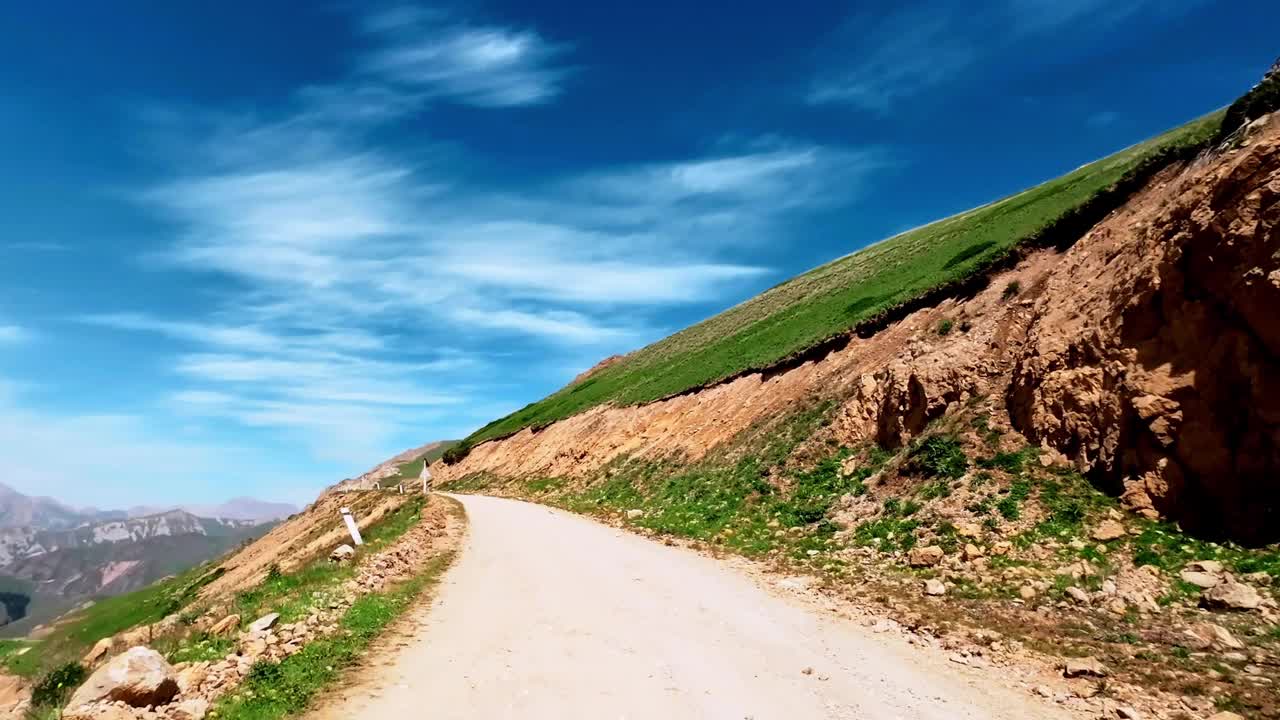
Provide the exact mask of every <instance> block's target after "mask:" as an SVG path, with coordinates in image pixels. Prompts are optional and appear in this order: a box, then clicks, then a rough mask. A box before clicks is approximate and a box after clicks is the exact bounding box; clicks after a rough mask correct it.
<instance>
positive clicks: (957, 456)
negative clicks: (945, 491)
mask: <svg viewBox="0 0 1280 720" xmlns="http://www.w3.org/2000/svg"><path fill="white" fill-rule="evenodd" d="M968 469H969V458H968V457H967V456H966V455H965V454H964V449H963V448H962V447H960V442H959V441H958V440H956V439H955V438H954V437H951V436H948V435H930V436H928V437H926V438H925V439H924V440H923V441H921V442H920V443H919V444H918V445H916V446H915V447H914V448H912V450H911V452H910V453H909V454H908V455H907V462H906V465H905V466H904V467H903V470H905V471H906V472H909V473H914V474H918V475H923V476H924V477H931V478H942V479H952V478H958V477H960V476H962V475H964V473H965V471H966V470H968Z"/></svg>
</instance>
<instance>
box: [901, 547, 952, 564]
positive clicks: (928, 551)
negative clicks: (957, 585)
mask: <svg viewBox="0 0 1280 720" xmlns="http://www.w3.org/2000/svg"><path fill="white" fill-rule="evenodd" d="M945 555H946V553H945V552H943V550H942V548H940V547H938V546H937V545H927V546H925V547H914V548H911V552H909V553H907V563H908V564H910V565H911V567H933V566H934V565H937V564H938V563H940V562H942V558H943V556H945Z"/></svg>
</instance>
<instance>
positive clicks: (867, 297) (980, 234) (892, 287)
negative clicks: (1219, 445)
mask: <svg viewBox="0 0 1280 720" xmlns="http://www.w3.org/2000/svg"><path fill="white" fill-rule="evenodd" d="M1220 122H1221V113H1215V114H1213V115H1210V116H1206V117H1204V118H1200V119H1198V120H1195V121H1192V122H1190V123H1188V124H1186V125H1184V126H1182V127H1180V128H1177V129H1175V130H1171V131H1169V132H1168V133H1165V134H1164V135H1161V136H1159V137H1157V138H1154V139H1152V140H1149V141H1147V142H1145V143H1142V144H1139V145H1136V146H1134V147H1131V148H1127V149H1125V150H1122V151H1121V152H1119V153H1116V154H1114V155H1112V156H1110V157H1107V158H1104V159H1102V160H1099V161H1097V162H1094V163H1090V164H1089V165H1085V166H1084V167H1081V168H1080V169H1078V170H1076V171H1074V172H1071V173H1068V174H1067V175H1064V176H1062V177H1060V178H1058V179H1056V180H1052V181H1049V182H1047V183H1044V184H1042V185H1039V186H1037V187H1034V188H1031V189H1029V190H1026V191H1024V192H1022V193H1018V194H1016V195H1013V196H1011V197H1009V198H1005V199H1003V200H1000V201H997V202H994V203H991V204H989V205H985V206H983V207H980V208H977V209H974V210H971V211H969V212H966V213H962V214H960V215H956V216H953V217H950V218H947V219H944V220H940V221H938V222H935V223H932V224H930V225H926V226H924V227H921V228H917V229H915V230H911V231H908V232H906V233H902V234H900V235H897V236H894V237H892V238H889V239H887V240H885V241H883V242H880V243H878V244H876V245H873V246H871V247H868V248H865V249H863V250H860V251H858V252H856V253H854V254H852V255H849V256H846V257H843V258H840V259H838V260H835V261H834V262H831V263H829V264H827V265H824V266H822V267H819V268H816V269H814V270H812V271H810V272H808V273H805V274H803V275H800V276H798V277H796V278H793V279H791V280H789V281H787V282H785V283H782V284H781V285H779V286H777V287H775V288H773V289H771V290H768V291H767V292H765V293H763V294H761V295H759V296H757V297H755V298H752V299H750V300H748V301H746V302H744V303H742V304H740V305H738V306H736V307H734V308H731V309H729V310H727V311H725V312H723V313H721V314H719V315H716V316H715V317H712V318H710V319H708V320H706V321H704V322H701V323H699V324H697V325H694V326H692V327H690V328H687V329H685V330H683V331H681V332H678V333H676V334H674V335H672V336H670V337H668V338H666V339H664V340H661V341H659V342H657V343H654V344H653V345H650V346H648V347H646V348H643V349H642V350H639V351H637V352H635V353H632V354H630V355H628V356H625V357H624V358H622V359H620V360H618V361H617V362H614V363H611V364H609V365H608V366H606V367H603V368H601V369H599V370H598V371H596V372H594V373H592V374H591V375H590V376H589V377H588V378H586V379H584V380H583V381H582V382H578V383H576V384H573V385H570V386H568V387H566V388H564V389H562V390H560V391H558V392H556V393H554V394H552V395H551V396H549V397H547V398H545V399H543V400H541V401H538V402H536V403H533V404H531V405H529V406H527V407H525V408H523V409H521V410H519V411H517V412H515V413H513V414H512V415H509V416H507V417H505V418H502V419H499V420H496V421H494V422H493V423H490V424H489V425H486V426H485V427H483V428H481V429H480V430H478V431H477V432H475V433H473V434H472V435H471V436H470V437H468V438H466V439H465V440H464V441H463V444H462V445H461V446H460V447H459V448H458V449H456V450H454V451H452V452H450V453H448V454H446V456H445V459H446V461H448V460H452V459H457V458H458V457H461V456H462V455H464V454H465V452H466V450H467V449H469V448H470V447H472V446H474V445H475V444H477V443H479V442H483V441H485V440H489V439H493V438H497V437H503V436H506V435H510V434H511V433H513V432H516V431H518V430H520V429H521V428H524V427H529V426H534V427H538V426H541V425H545V424H547V423H548V422H552V421H555V420H559V419H563V418H565V417H569V416H570V415H573V414H575V413H578V412H581V411H583V410H586V409H588V408H590V407H593V406H595V405H599V404H602V403H614V404H619V405H632V404H639V403H645V402H651V401H653V400H657V399H660V398H663V397H669V396H671V395H674V394H677V393H681V392H685V391H688V390H691V389H694V388H698V387H702V386H705V385H708V384H710V383H715V382H717V381H721V380H724V379H726V378H731V377H734V376H735V375H738V374H741V373H743V372H746V371H750V370H754V369H762V368H766V367H769V366H770V365H771V364H774V363H777V362H779V361H781V360H784V359H785V358H788V357H791V356H794V355H797V354H799V353H801V352H803V351H805V350H806V349H807V348H810V347H813V346H815V345H817V344H819V343H821V342H822V341H824V340H826V339H828V338H831V337H833V336H838V335H841V334H844V333H846V332H847V331H848V330H849V329H851V328H854V327H857V326H859V325H860V324H866V323H872V324H874V323H876V322H877V320H878V319H879V318H882V317H884V316H885V315H887V314H890V313H891V312H893V310H894V309H895V308H898V307H901V306H903V305H904V304H907V303H910V302H911V301H913V300H916V299H918V298H922V297H924V296H927V295H929V294H930V292H931V291H935V290H937V289H938V288H946V287H947V286H948V285H951V284H954V283H958V282H962V281H963V280H964V279H965V278H967V277H969V276H972V275H974V274H978V273H981V272H982V271H983V270H984V269H985V268H987V267H989V266H991V265H992V264H995V263H997V262H999V261H1000V260H1001V259H1002V258H1003V257H1004V256H1006V255H1007V254H1008V253H1009V252H1010V250H1011V248H1013V247H1014V246H1015V245H1017V244H1018V243H1020V242H1023V241H1027V240H1032V239H1037V237H1036V236H1037V235H1038V234H1043V233H1045V232H1046V231H1047V230H1049V229H1052V227H1053V226H1054V223H1055V221H1060V220H1063V219H1065V220H1067V221H1069V223H1070V224H1071V225H1072V226H1073V228H1074V229H1076V230H1083V229H1085V228H1087V227H1088V225H1091V224H1092V222H1096V220H1097V219H1100V217H1101V215H1104V214H1105V213H1106V212H1107V211H1109V210H1110V209H1112V208H1113V207H1115V205H1116V204H1118V202H1119V201H1122V200H1123V196H1120V197H1109V196H1108V194H1107V192H1106V191H1107V190H1108V188H1111V187H1112V186H1113V185H1114V184H1115V183H1117V182H1119V181H1121V180H1122V179H1124V178H1125V176H1126V174H1127V173H1131V172H1134V171H1135V170H1137V169H1139V168H1142V167H1144V163H1146V164H1147V165H1146V166H1147V167H1150V168H1155V167H1158V166H1159V165H1160V164H1162V163H1160V162H1158V161H1156V160H1157V159H1158V158H1163V157H1167V156H1170V155H1173V154H1177V152H1178V151H1179V149H1181V148H1186V147H1189V146H1196V145H1198V144H1199V143H1202V142H1204V141H1205V140H1207V139H1208V138H1210V137H1212V136H1213V135H1214V134H1215V133H1217V132H1218V130H1219V126H1220ZM1131 185H1136V183H1131ZM1132 189H1134V188H1133V187H1129V188H1126V190H1127V191H1131V190H1132ZM1100 195H1101V196H1102V199H1104V200H1109V201H1110V202H1109V204H1108V206H1104V207H1091V206H1090V202H1091V201H1096V200H1097V199H1098V198H1099V196H1100ZM1082 209H1083V210H1087V211H1088V212H1089V215H1088V216H1087V217H1079V216H1077V213H1080V212H1081V211H1082ZM1081 225H1083V227H1080V226H1081ZM1038 239H1039V240H1041V241H1042V242H1043V241H1048V242H1053V241H1054V240H1055V239H1056V238H1053V237H1048V238H1038Z"/></svg>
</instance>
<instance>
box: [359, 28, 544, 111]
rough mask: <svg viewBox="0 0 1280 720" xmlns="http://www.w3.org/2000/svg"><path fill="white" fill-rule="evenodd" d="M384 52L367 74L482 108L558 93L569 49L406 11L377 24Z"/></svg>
mask: <svg viewBox="0 0 1280 720" xmlns="http://www.w3.org/2000/svg"><path fill="white" fill-rule="evenodd" d="M366 29H367V30H368V32H369V33H370V34H371V35H372V36H374V37H375V39H377V40H378V41H379V42H380V43H381V44H382V47H381V48H379V49H378V50H376V51H375V52H372V53H370V54H369V56H368V57H366V58H365V60H364V61H363V63H362V67H363V69H364V70H365V72H367V73H369V74H370V75H372V76H374V77H376V78H379V79H381V80H383V81H386V82H390V83H392V84H394V85H397V86H400V87H402V88H405V89H406V90H407V91H408V92H411V93H417V94H418V95H419V96H420V97H425V98H431V97H444V98H448V99H452V100H455V101H457V102H460V103H464V104H469V105H476V106H481V107H509V106H518V105H535V104H539V103H544V102H547V101H549V100H550V99H552V98H553V97H555V96H556V95H558V94H559V93H560V89H561V85H562V83H563V82H564V79H565V77H566V75H567V74H568V71H567V70H566V69H565V68H564V67H562V66H561V65H560V64H559V60H560V58H561V56H563V55H564V54H565V53H566V52H567V48H566V47H564V46H561V45H556V44H553V43H550V42H548V41H547V40H545V39H543V38H542V36H540V35H539V34H538V33H536V32H534V31H531V30H517V29H513V28H507V27H498V26H472V25H466V24H462V23H453V22H451V21H450V20H449V19H447V18H445V17H443V16H442V15H440V14H439V13H423V12H416V13H415V12H406V11H403V10H400V11H396V12H394V13H390V14H383V15H380V16H375V17H373V18H371V19H370V20H369V21H368V22H367V23H366Z"/></svg>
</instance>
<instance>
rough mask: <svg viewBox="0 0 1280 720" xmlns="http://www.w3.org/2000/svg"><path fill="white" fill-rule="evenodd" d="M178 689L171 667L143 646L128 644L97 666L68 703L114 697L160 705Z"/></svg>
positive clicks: (142, 703)
mask: <svg viewBox="0 0 1280 720" xmlns="http://www.w3.org/2000/svg"><path fill="white" fill-rule="evenodd" d="M177 693H178V682H177V680H176V679H175V678H174V672H173V667H172V666H171V665H169V663H168V662H167V661H166V660H165V659H164V657H163V656H161V655H160V653H158V652H156V651H155V650H152V649H151V648H147V647H135V648H130V649H129V650H127V651H125V652H124V653H123V654H120V655H117V656H116V657H114V658H112V659H111V661H110V662H108V663H107V664H105V665H103V666H102V667H100V668H98V670H97V671H95V672H94V673H93V674H92V675H90V676H89V679H88V680H86V681H85V683H84V685H81V686H80V688H79V689H78V690H76V691H75V693H74V694H73V695H72V696H71V701H70V702H69V703H68V704H67V706H68V707H72V708H75V707H79V706H81V705H89V704H90V703H94V702H96V701H99V700H118V701H121V702H124V703H126V704H128V705H132V706H133V707H143V706H146V705H160V704H163V703H166V702H168V701H169V700H171V699H173V696H174V695H176V694H177Z"/></svg>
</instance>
